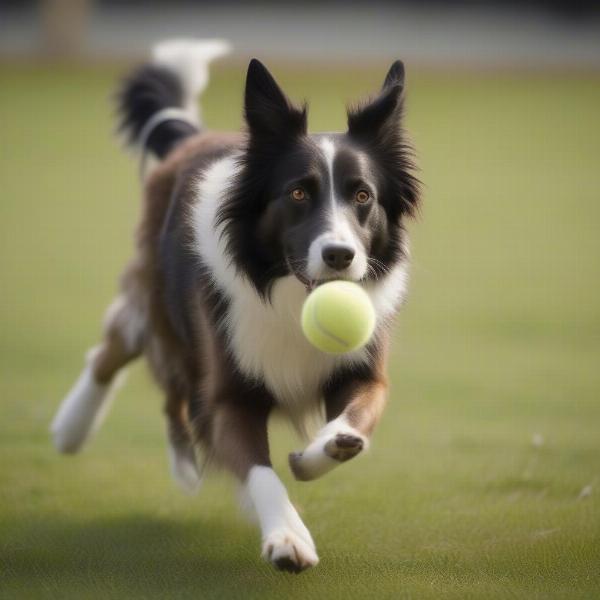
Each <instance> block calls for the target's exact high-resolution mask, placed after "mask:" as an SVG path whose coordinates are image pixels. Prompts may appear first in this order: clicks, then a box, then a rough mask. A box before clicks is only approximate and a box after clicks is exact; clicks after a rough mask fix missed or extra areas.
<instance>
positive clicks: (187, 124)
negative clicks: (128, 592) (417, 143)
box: [52, 41, 419, 571]
mask: <svg viewBox="0 0 600 600" xmlns="http://www.w3.org/2000/svg"><path fill="white" fill-rule="evenodd" d="M226 51H227V45H226V44H225V43H224V42H220V41H211V42H192V41H175V42H168V43H163V44H161V45H160V46H158V47H157V48H156V49H155V51H154V55H153V56H154V58H153V61H152V62H151V63H149V64H147V65H145V66H143V67H141V68H140V69H138V70H136V71H134V72H133V73H132V75H131V76H130V77H129V78H128V79H127V80H126V81H125V82H124V84H123V86H122V88H121V91H120V94H119V108H120V114H121V130H122V132H123V133H124V134H125V135H126V137H127V139H128V140H129V142H130V143H131V144H133V145H136V144H138V143H140V141H141V143H142V144H143V147H142V148H140V150H141V152H142V153H144V154H149V155H150V156H151V157H152V158H153V159H154V161H153V162H154V166H153V168H151V169H149V171H148V172H147V173H145V175H144V179H145V203H144V208H143V215H142V220H141V224H140V226H139V229H138V234H137V251H136V256H135V258H134V259H133V260H132V261H131V263H130V264H129V266H128V267H127V269H126V271H125V273H124V275H123V278H122V280H121V291H120V294H119V296H118V297H117V299H116V300H115V302H114V303H113V304H112V306H111V307H110V309H109V311H108V314H107V317H106V324H105V336H104V339H103V341H102V342H101V343H100V345H99V346H98V347H97V348H95V349H94V351H93V352H91V353H90V355H89V357H88V362H87V365H86V368H85V370H84V372H83V374H82V376H81V377H80V379H79V380H78V382H77V383H76V385H75V387H74V388H73V390H72V391H71V392H70V394H69V395H68V396H67V398H66V399H65V401H64V402H63V405H62V406H61V408H60V410H59V411H58V413H57V416H56V418H55V420H54V422H53V426H52V431H53V434H54V440H55V444H56V446H57V448H58V449H59V450H61V451H64V452H75V451H77V450H79V449H80V448H81V446H82V445H83V444H84V442H85V441H86V439H87V438H88V436H89V435H90V434H91V433H92V432H93V431H94V430H95V429H96V428H97V427H98V425H99V422H100V417H101V415H102V414H103V413H104V412H105V408H106V404H107V399H108V397H109V395H110V391H111V388H112V387H113V386H114V381H115V377H116V375H117V373H118V371H119V370H120V369H122V368H123V367H124V366H125V365H126V364H127V363H128V362H130V361H131V360H133V359H135V358H137V357H138V356H140V355H141V354H145V356H146V358H147V359H148V361H149V363H150V365H151V368H152V371H153V373H154V375H155V376H156V379H157V381H158V383H159V384H160V386H161V387H162V388H163V389H164V391H165V394H166V404H165V407H166V408H165V412H166V415H167V423H168V435H169V442H170V456H171V462H172V468H173V473H174V475H175V477H176V479H177V480H178V481H179V482H180V483H181V484H182V485H183V487H184V488H186V489H188V490H194V489H196V488H197V487H198V485H199V483H200V477H201V470H200V468H199V463H198V459H199V457H200V456H201V457H202V460H203V461H212V462H214V463H216V464H218V465H221V466H223V467H225V468H227V469H229V470H230V471H231V472H232V473H233V474H235V475H236V476H237V477H238V478H239V480H240V482H241V483H242V485H243V486H244V490H245V493H246V496H247V498H248V500H249V503H250V505H251V506H252V507H253V509H254V510H255V511H256V514H257V517H258V521H259V523H260V527H261V531H262V539H263V555H264V556H265V558H266V559H267V560H269V561H271V562H272V563H273V564H274V565H275V566H277V567H278V568H282V569H286V570H290V571H300V570H302V569H304V568H306V567H309V566H312V565H314V564H316V563H317V562H318V558H317V553H316V550H315V545H314V543H313V540H312V538H311V535H310V533H309V532H308V530H307V529H306V527H305V526H304V524H303V523H302V521H301V519H300V517H299V516H298V514H297V512H296V510H295V509H294V507H293V506H292V504H291V503H290V501H289V499H288V496H287V492H286V490H285V488H284V487H283V485H282V483H281V482H280V480H279V479H278V477H277V475H276V474H275V472H274V471H273V470H272V468H271V463H270V459H269V448H268V439H267V420H268V417H269V414H270V413H271V411H272V410H273V409H274V408H279V409H280V410H282V411H284V412H285V413H286V414H287V415H288V416H289V417H290V418H291V420H292V422H293V423H294V424H295V425H296V426H297V428H298V429H299V430H300V431H303V430H304V428H303V423H304V420H305V418H306V416H307V414H309V413H310V412H311V411H314V410H315V409H317V410H318V409H319V408H322V409H323V411H322V412H323V413H324V415H325V417H326V421H327V424H326V425H325V426H324V427H323V428H322V429H321V430H320V431H319V432H318V434H317V435H316V437H315V438H314V439H313V440H312V441H311V442H310V443H309V444H308V446H307V447H306V449H305V450H304V451H302V452H295V453H292V454H290V459H289V464H290V467H291V469H292V471H293V473H294V475H295V477H296V478H297V479H300V480H309V479H314V478H316V477H319V476H321V475H323V474H324V473H326V472H328V471H329V470H331V469H333V468H334V467H336V466H338V465H339V464H341V463H342V462H344V461H346V460H348V459H350V458H352V457H354V456H356V455H357V454H358V453H359V452H361V450H363V449H365V448H366V447H367V445H368V441H369V437H370V435H371V433H372V431H373V429H374V427H375V425H376V423H377V421H378V419H379V417H380V415H381V413H382V410H383V407H384V404H385V399H386V376H385V363H386V355H387V349H388V341H389V329H390V326H391V322H392V320H393V317H394V315H395V313H396V311H397V309H398V308H399V306H400V304H401V302H402V300H403V297H404V294H405V289H406V283H407V260H408V256H407V255H408V250H407V239H406V234H405V230H404V227H403V222H404V220H405V218H407V217H410V216H412V215H413V214H414V213H415V211H416V209H417V206H418V199H419V193H418V184H417V181H416V179H415V177H414V175H413V166H412V162H411V150H410V147H409V145H408V143H407V141H406V139H405V135H404V133H403V131H402V129H401V112H402V96H403V89H404V67H403V65H402V63H401V62H400V61H397V62H395V63H394V64H393V65H392V67H391V69H390V70H389V73H388V74H387V77H386V78H385V81H384V84H383V88H382V90H381V92H380V93H379V94H378V95H377V96H376V97H375V98H374V99H372V100H371V101H369V102H368V103H366V104H364V105H362V106H359V107H357V108H355V109H353V110H351V111H350V112H349V114H348V130H347V131H346V132H345V133H327V134H308V133H307V111H306V107H302V108H299V107H297V106H295V105H293V104H292V103H291V102H290V100H289V99H288V98H287V97H286V96H285V94H284V93H283V92H282V90H281V89H280V87H279V86H278V85H277V83H276V82H275V80H274V79H273V77H272V76H271V74H270V73H269V72H268V71H267V69H266V68H265V67H264V66H263V65H262V64H261V63H260V62H258V61H257V60H252V61H251V62H250V65H249V68H248V75H247V80H246V90H245V117H246V123H247V132H245V133H244V134H237V133H215V132H210V131H206V130H204V128H203V127H202V124H201V121H200V117H199V115H198V113H197V112H196V99H197V96H198V94H199V93H200V92H201V91H202V90H203V89H204V87H205V86H206V83H207V81H208V76H207V65H208V63H209V62H210V60H212V59H213V58H215V57H217V56H220V55H221V54H224V53H225V52H226ZM149 124H150V125H149ZM332 278H344V279H351V280H354V281H357V282H359V284H360V285H362V286H363V287H364V289H365V290H366V291H367V293H368V294H369V296H370V297H371V299H372V301H373V304H374V306H375V309H376V312H377V326H376V333H375V335H374V337H373V339H372V341H371V342H370V343H369V345H368V346H367V347H366V348H364V349H361V350H358V351H355V352H351V353H348V354H344V355H338V356H331V355H326V354H323V353H322V352H320V351H318V350H316V349H315V348H313V347H312V346H311V345H310V344H309V343H308V342H307V340H306V339H305V338H304V336H303V334H302V331H301V328H300V324H299V315H300V312H301V307H302V303H303V301H304V299H305V298H306V293H307V289H310V288H311V287H313V286H315V285H318V284H319V283H320V282H322V281H324V280H328V279H332Z"/></svg>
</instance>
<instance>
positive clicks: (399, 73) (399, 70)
mask: <svg viewBox="0 0 600 600" xmlns="http://www.w3.org/2000/svg"><path fill="white" fill-rule="evenodd" d="M395 85H398V86H400V87H401V88H404V63H403V62H402V61H401V60H397V61H395V62H394V64H392V66H391V67H390V70H389V71H388V74H387V75H386V76H385V81H384V82H383V88H382V89H384V90H385V89H387V88H390V87H393V86H395Z"/></svg>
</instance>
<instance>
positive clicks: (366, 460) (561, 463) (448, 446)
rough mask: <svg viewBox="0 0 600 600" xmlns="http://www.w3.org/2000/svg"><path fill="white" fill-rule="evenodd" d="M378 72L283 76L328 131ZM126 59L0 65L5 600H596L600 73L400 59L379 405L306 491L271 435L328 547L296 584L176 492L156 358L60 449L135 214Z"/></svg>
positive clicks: (0, 474)
mask: <svg viewBox="0 0 600 600" xmlns="http://www.w3.org/2000/svg"><path fill="white" fill-rule="evenodd" d="M386 67H387V65H379V66H378V68H374V69H372V70H369V71H358V72H357V71H350V70H348V71H342V72H335V71H326V70H323V71H317V72H314V71H309V70H306V71H302V72H300V71H293V70H289V69H284V68H280V69H277V68H274V72H275V73H276V74H278V75H280V76H281V81H282V83H284V84H285V85H286V86H287V88H288V89H289V91H290V93H291V94H292V96H295V97H297V98H302V97H303V96H306V97H307V99H308V100H309V101H311V104H312V108H311V127H312V129H314V130H319V129H325V130H331V129H334V128H341V127H343V125H344V117H343V105H344V102H346V101H348V100H353V99H356V98H358V97H360V96H361V95H363V94H364V93H365V92H368V91H371V90H373V89H375V88H376V87H378V86H379V84H380V78H381V77H383V75H384V73H385V68H386ZM118 71H119V70H118V69H115V68H108V67H107V68H100V67H94V68H92V67H90V68H83V67H81V68H80V67H62V68H57V67H53V68H50V67H41V66H40V67H21V68H18V67H12V66H6V65H5V66H2V67H0V132H1V138H0V139H1V142H2V145H1V149H0V184H1V192H0V194H1V195H0V275H1V288H0V289H1V304H0V407H1V408H0V414H1V419H0V456H1V459H0V597H2V598H86V599H92V598H94V599H95V598H102V599H106V598H202V599H210V598H237V597H243V598H245V599H251V598H257V599H259V598H260V599H268V598H289V599H296V598H297V599H300V598H303V599H305V598H329V599H338V598H339V599H342V598H343V599H346V598H419V599H420V598H457V599H458V598H460V599H464V598H509V597H510V598H527V599H530V598H540V599H542V598H543V599H548V598H590V599H591V598H598V597H600V231H599V224H600V113H599V107H600V78H599V77H598V76H591V75H587V76H586V75H565V74H559V73H548V74H545V75H541V74H526V73H519V74H511V73H494V74H474V73H465V72H463V73H434V72H423V73H419V72H417V73H411V72H409V97H408V119H407V122H408V126H409V128H410V130H411V131H412V134H413V137H414V139H415V142H416V145H417V148H418V150H419V155H420V162H421V164H422V169H423V170H422V179H423V180H424V182H425V184H426V187H425V204H424V210H423V215H422V217H421V219H420V221H419V222H418V223H415V224H414V225H413V226H412V227H411V229H412V230H413V240H414V245H413V253H414V266H413V279H412V291H411V294H410V300H409V303H408V305H407V307H406V308H405V310H404V311H403V313H402V315H401V318H400V320H399V323H398V326H397V329H396V343H395V350H394V354H393V357H392V361H391V366H390V375H391V385H392V391H391V401H390V405H389V409H388V411H387V414H386V416H385V417H384V420H383V422H382V424H381V426H380V428H379V429H378V431H377V433H376V436H375V439H374V443H373V447H372V451H371V452H370V453H369V454H368V455H367V456H364V457H361V458H360V459H358V460H357V461H356V462H354V463H353V464H348V465H345V466H343V467H342V468H340V469H339V470H338V471H337V472H335V473H333V474H331V475H329V476H327V477H326V478H323V479H322V480H319V481H317V482H315V483H311V484H303V483H296V482H293V480H292V478H291V476H290V474H289V472H288V470H287V467H286V462H285V459H286V456H287V452H288V451H289V450H293V449H297V448H299V447H300V445H301V443H300V442H299V441H298V440H297V439H295V437H294V434H292V433H291V431H290V430H289V429H288V428H287V426H286V425H285V424H283V423H277V422H276V423H273V427H272V441H273V443H272V446H273V457H274V460H275V465H276V467H277V469H278V471H279V472H280V473H281V475H282V477H283V479H284V481H285V482H286V483H287V484H288V485H289V490H290V494H291V496H292V498H293V499H294V500H295V501H296V502H297V504H298V506H299V507H300V508H301V511H302V514H303V517H304V519H305V521H306V523H307V525H308V527H309V528H310V529H311V531H312V533H313V535H314V537H315V540H316V543H317V546H318V549H319V553H320V557H321V563H320V564H319V566H318V567H317V568H316V569H314V570H313V571H311V572H307V573H305V574H303V575H301V576H298V577H295V576H290V575H285V574H280V573H277V572H275V571H273V570H272V569H271V568H270V567H269V566H268V565H266V564H264V563H263V562H262V561H261V560H260V558H259V539H258V534H257V532H256V531H255V529H254V527H253V526H252V525H251V524H249V523H247V522H246V521H245V520H244V519H243V518H242V517H241V516H240V515H239V513H238V510H237V507H236V500H235V487H234V485H233V484H232V482H231V481H230V480H229V479H227V478H226V477H224V476H220V475H214V476H211V477H210V478H209V479H208V480H207V481H206V482H205V485H204V488H203V489H202V490H201V493H200V495H199V496H198V497H197V498H189V497H186V496H183V495H181V494H180V493H179V491H178V490H177V489H176V488H175V486H174V484H172V482H171V480H170V476H169V473H168V469H167V459H166V451H165V443H164V435H163V420H162V417H161V415H160V404H161V398H160V395H159V394H158V392H157V390H156V389H155V388H154V387H153V385H152V384H151V382H150V379H149V377H148V375H147V373H146V369H145V367H143V366H141V365H138V366H136V367H134V368H133V369H132V370H131V373H130V378H129V381H128V384H127V386H126V387H125V388H124V389H123V390H122V391H121V393H120V396H119V398H118V401H117V402H116V403H115V406H114V408H113V412H112V414H111V416H110V418H109V419H108V421H107V423H106V425H105V427H104V429H102V431H101V432H100V434H99V435H98V437H97V439H96V440H95V442H94V443H93V444H92V445H91V446H90V447H89V448H88V449H87V450H86V451H85V452H84V453H83V454H81V455H79V456H77V457H68V458H64V457H59V456H57V455H56V454H55V452H54V451H53V449H52V447H51V444H50V440H49V436H48V432H47V429H48V424H49V421H50V419H51V416H52V414H53V412H54V410H55V409H56V407H57V405H58V402H59V401H60V399H61V397H62V396H63V395H64V393H65V392H66V391H67V389H68V388H69V386H70V385H71V384H72V382H73V381H74V379H75V377H76V376H77V374H78V371H79V369H80V367H81V365H82V356H83V352H84V350H85V349H86V348H88V347H89V346H91V345H92V344H93V343H94V342H95V341H96V339H97V336H98V333H99V328H100V318H101V315H102V312H103V310H104V308H105V306H106V305H107V303H108V302H109V301H110V299H111V297H112V295H113V293H114V291H115V284H116V276H117V274H118V273H119V270H120V268H121V266H122V265H123V263H124V261H125V260H126V259H127V257H128V255H129V253H130V248H131V236H130V233H131V231H132V229H133V227H134V223H135V220H136V215H137V213H138V204H139V203H138V183H137V181H136V164H135V163H134V162H133V160H132V159H131V158H130V157H128V156H126V155H125V154H123V153H122V152H120V150H119V149H118V147H117V144H116V143H115V141H114V139H113V138H112V137H111V134H110V132H111V128H112V120H111V112H110V109H109V103H108V96H109V92H110V91H111V89H112V86H113V82H114V78H115V76H116V74H117V72H118ZM215 71H216V72H215V75H214V84H213V85H212V87H211V88H210V91H209V92H208V93H207V96H206V100H205V118H206V121H207V122H208V124H210V125H211V126H213V127H217V128H232V127H237V126H238V125H239V123H240V111H241V106H240V98H241V90H242V83H243V82H242V78H243V75H242V71H241V70H237V69H234V68H229V69H224V68H223V69H216V70H215Z"/></svg>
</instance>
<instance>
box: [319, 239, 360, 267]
mask: <svg viewBox="0 0 600 600" xmlns="http://www.w3.org/2000/svg"><path fill="white" fill-rule="evenodd" d="M321 255H322V257H323V260H324V261H325V264H326V265H327V266H328V267H331V268H332V269H335V270H336V271H342V270H343V269H347V268H348V267H349V266H350V263H351V262H352V260H353V259H354V248H352V246H348V245H346V244H327V246H325V247H324V248H323V251H322V252H321Z"/></svg>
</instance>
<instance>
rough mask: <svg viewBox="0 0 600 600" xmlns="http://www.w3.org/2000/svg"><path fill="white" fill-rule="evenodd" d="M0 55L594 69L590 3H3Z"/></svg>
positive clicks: (598, 50) (594, 14)
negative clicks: (179, 42) (188, 50)
mask: <svg viewBox="0 0 600 600" xmlns="http://www.w3.org/2000/svg"><path fill="white" fill-rule="evenodd" d="M0 7H1V8H0V10H1V11H2V12H1V13H0V16H1V19H0V52H2V54H3V55H6V56H38V57H44V58H48V57H61V58H80V59H92V58H93V59H98V60H103V59H121V58H130V57H138V58H139V57H140V56H142V55H143V53H144V51H145V48H147V47H148V46H149V45H150V44H151V43H153V42H154V41H155V40H156V39H158V38H161V37H165V36H182V35H192V36H196V37H226V38H228V39H230V40H234V41H235V47H236V50H237V53H238V55H239V56H245V55H254V54H256V55H260V56H262V57H264V58H265V59H279V60H289V61H294V62H305V61H315V62H318V63H323V62H342V63H344V62H348V61H353V62H354V61H359V62H362V63H364V62H368V61H372V60H381V59H387V58H388V57H389V55H390V52H391V51H395V52H396V53H397V54H401V55H402V56H403V58H404V59H405V60H406V61H409V62H411V63H415V62H418V63H419V64H432V65H436V66H439V65H444V66H457V65H462V66H473V65H479V66H487V67H489V66H504V67H506V66H518V67H521V68H523V67H541V66H546V67H548V66H552V67H557V66H563V67H565V66H566V67H598V64H599V62H600V5H599V4H598V2H595V1H594V0H574V1H569V0H523V1H518V0H509V1H505V2H502V1H500V0H458V1H453V2H444V1H442V0H400V1H396V2H386V1H382V0H374V1H372V2H360V1H359V2H352V3H348V2H343V1H337V2H336V1H334V2H319V1H316V0H312V1H311V0H308V1H307V2H285V1H279V2H277V1H275V0H272V1H268V0H265V1H263V2H258V3H257V2H244V1H243V0H237V1H236V0H221V1H220V2H203V1H194V0H169V1H168V2H165V1H160V0H154V1H152V0H38V1H34V0H29V1H28V0H3V2H2V3H1V4H0Z"/></svg>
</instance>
